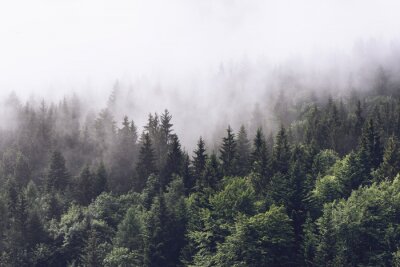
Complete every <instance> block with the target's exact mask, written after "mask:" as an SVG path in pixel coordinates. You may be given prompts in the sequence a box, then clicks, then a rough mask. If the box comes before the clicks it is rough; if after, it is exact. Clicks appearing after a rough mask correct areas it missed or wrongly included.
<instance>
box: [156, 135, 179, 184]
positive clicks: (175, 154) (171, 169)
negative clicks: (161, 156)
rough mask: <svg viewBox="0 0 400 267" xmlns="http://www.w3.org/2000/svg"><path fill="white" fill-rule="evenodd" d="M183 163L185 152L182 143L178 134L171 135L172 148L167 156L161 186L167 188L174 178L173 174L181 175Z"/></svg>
mask: <svg viewBox="0 0 400 267" xmlns="http://www.w3.org/2000/svg"><path fill="white" fill-rule="evenodd" d="M182 164H183V153H182V150H181V144H180V142H179V139H178V136H177V135H176V134H174V135H172V136H171V149H170V151H169V153H168V156H167V161H166V164H165V166H164V169H163V172H162V173H161V174H160V175H161V178H162V180H161V186H162V187H163V188H165V186H167V185H168V184H169V182H170V181H171V179H172V175H173V174H176V175H180V174H181V171H182Z"/></svg>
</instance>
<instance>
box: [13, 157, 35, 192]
mask: <svg viewBox="0 0 400 267" xmlns="http://www.w3.org/2000/svg"><path fill="white" fill-rule="evenodd" d="M14 177H15V179H16V181H17V183H18V184H19V185H20V186H25V185H27V184H28V182H29V180H30V179H31V168H30V166H29V161H28V159H27V158H26V157H25V156H24V155H22V154H21V153H18V154H17V159H16V163H15V171H14Z"/></svg>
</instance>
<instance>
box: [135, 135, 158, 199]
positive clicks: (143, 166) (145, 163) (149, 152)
mask: <svg viewBox="0 0 400 267" xmlns="http://www.w3.org/2000/svg"><path fill="white" fill-rule="evenodd" d="M141 142H142V146H141V148H140V152H139V161H138V164H137V166H136V172H137V176H136V180H135V181H134V190H135V191H137V192H140V191H142V190H143V188H144V186H145V185H146V181H147V178H148V177H149V175H150V174H152V173H156V166H155V156H154V150H153V147H152V143H151V139H150V134H149V133H144V134H143V135H142V141H141Z"/></svg>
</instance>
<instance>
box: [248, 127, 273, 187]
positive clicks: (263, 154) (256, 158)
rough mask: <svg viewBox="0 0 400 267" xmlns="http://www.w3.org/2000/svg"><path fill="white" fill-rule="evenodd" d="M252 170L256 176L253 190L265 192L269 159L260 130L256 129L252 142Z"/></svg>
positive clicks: (267, 181)
mask: <svg viewBox="0 0 400 267" xmlns="http://www.w3.org/2000/svg"><path fill="white" fill-rule="evenodd" d="M251 162H252V164H251V165H252V170H253V172H254V174H255V175H256V176H255V178H254V182H255V188H256V190H258V191H261V192H262V191H264V190H266V187H267V185H268V183H269V179H268V178H269V175H270V174H269V172H270V170H269V167H270V166H269V165H270V163H269V159H268V151H267V145H266V141H265V137H264V134H263V133H262V129H261V128H258V129H257V133H256V137H255V138H254V141H253V152H252V154H251Z"/></svg>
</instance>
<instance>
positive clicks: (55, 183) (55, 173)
mask: <svg viewBox="0 0 400 267" xmlns="http://www.w3.org/2000/svg"><path fill="white" fill-rule="evenodd" d="M69 177H70V176H69V173H68V170H67V168H66V166H65V159H64V157H63V155H62V154H61V153H60V152H59V151H54V152H53V154H52V155H51V159H50V168H49V171H48V174H47V180H46V188H47V190H51V189H56V190H60V191H62V190H64V189H65V188H66V187H67V185H68V184H69V183H70V181H69V179H70V178H69Z"/></svg>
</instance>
